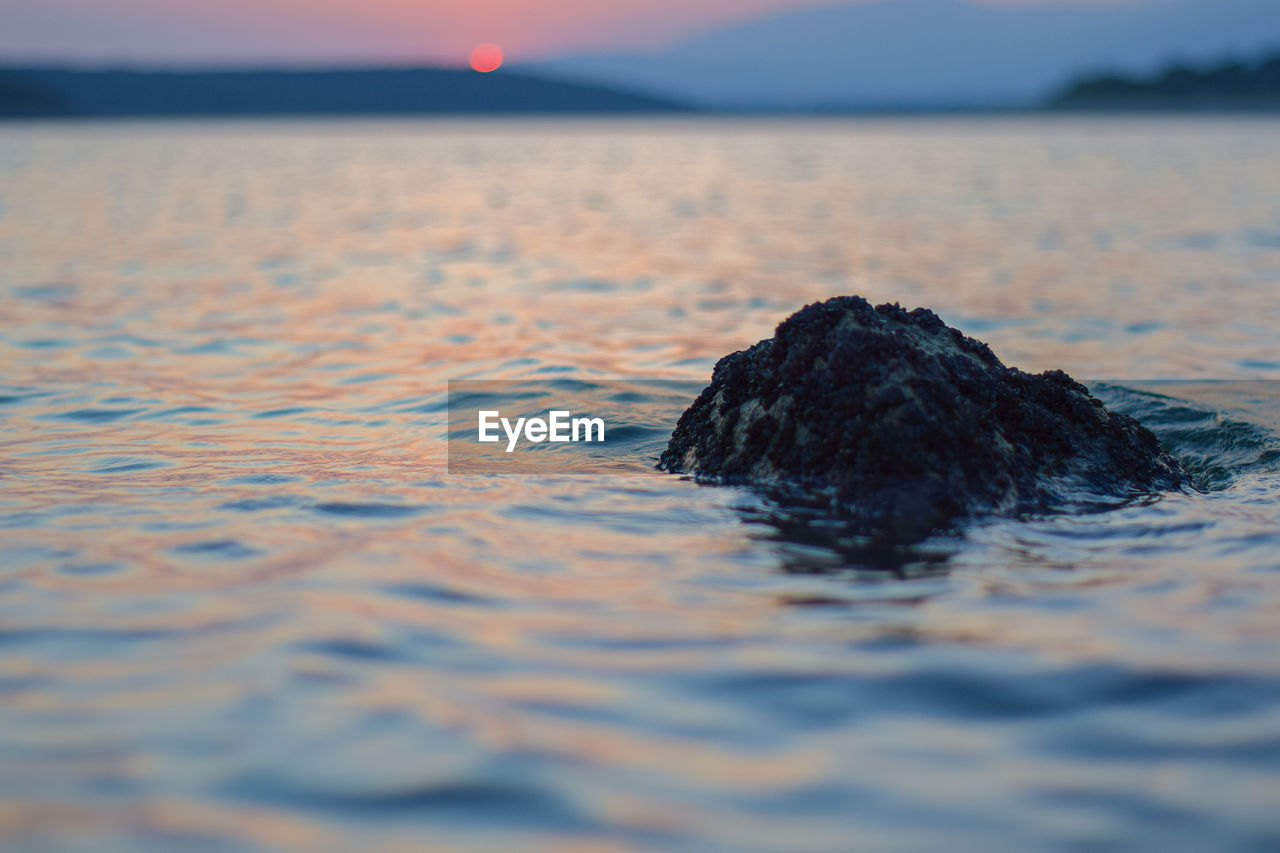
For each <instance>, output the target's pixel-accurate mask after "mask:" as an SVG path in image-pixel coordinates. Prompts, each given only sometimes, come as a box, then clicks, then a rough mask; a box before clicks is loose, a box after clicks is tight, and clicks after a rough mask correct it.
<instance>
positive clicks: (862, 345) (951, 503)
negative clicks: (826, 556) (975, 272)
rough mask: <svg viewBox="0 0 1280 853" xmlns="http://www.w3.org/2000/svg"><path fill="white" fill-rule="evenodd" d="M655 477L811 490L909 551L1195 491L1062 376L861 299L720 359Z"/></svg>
mask: <svg viewBox="0 0 1280 853" xmlns="http://www.w3.org/2000/svg"><path fill="white" fill-rule="evenodd" d="M658 467H659V468H661V469H663V470H666V471H671V472H676V473H688V474H693V475H695V476H696V477H697V478H698V479H699V480H700V481H705V482H714V483H725V484H734V483H736V484H757V485H763V486H778V487H786V488H788V489H795V488H802V489H804V490H806V491H807V493H808V494H810V495H813V494H818V495H821V496H822V497H821V499H822V500H823V501H826V502H828V503H829V504H830V506H831V508H832V509H834V510H837V511H839V513H840V514H841V515H843V516H846V517H848V518H849V519H851V520H853V521H855V522H857V523H858V524H859V526H861V527H862V528H864V529H866V530H868V531H873V532H882V533H887V534H891V535H895V534H897V535H904V536H907V535H920V534H923V533H927V532H928V531H930V530H936V529H940V528H944V527H946V526H949V525H950V524H951V523H952V522H954V521H955V520H957V519H959V518H961V517H965V516H974V515H983V514H998V515H1018V514H1023V513H1028V512H1038V511H1045V510H1049V509H1053V508H1056V507H1060V506H1063V505H1066V504H1069V503H1071V502H1072V501H1073V500H1077V501H1078V500H1081V499H1082V496H1089V495H1093V496H1105V497H1108V498H1124V497H1128V496H1132V495H1135V494H1139V493H1151V492H1156V491H1162V490H1168V489H1176V488H1179V487H1181V486H1183V485H1185V484H1186V483H1187V482H1188V477H1187V474H1186V472H1185V471H1184V470H1183V468H1182V465H1181V464H1180V463H1179V462H1178V461H1177V460H1176V459H1175V458H1173V457H1172V456H1170V455H1169V454H1168V453H1167V452H1165V450H1164V449H1163V448H1162V447H1161V446H1160V443H1159V442H1158V441H1157V440H1156V437H1155V435H1153V434H1152V433H1151V432H1150V431H1149V430H1147V429H1146V428H1145V427H1143V426H1142V425H1141V424H1139V423H1138V422H1137V421H1136V420H1134V419H1133V418H1131V417H1128V416H1126V415H1121V414H1117V413H1115V412H1112V411H1109V410H1108V409H1107V408H1105V407H1104V406H1103V405H1102V403H1101V401H1099V400H1097V399H1096V398H1094V397H1093V396H1091V395H1090V394H1089V392H1088V391H1087V390H1086V389H1085V388H1084V386H1082V385H1080V384H1079V383H1077V382H1075V381H1074V380H1073V379H1071V377H1069V376H1068V375H1067V374H1065V373H1063V372H1062V371H1060V370H1051V371H1047V372H1045V373H1042V374H1040V375H1038V376H1033V375H1030V374H1027V373H1024V372H1022V371H1020V370H1017V369H1015V368H1009V367H1005V366H1004V365H1003V364H1002V363H1001V362H1000V360H999V359H997V358H996V356H995V355H994V354H993V353H992V352H991V350H990V349H989V348H988V347H987V345H986V344H984V343H981V342H980V341H976V340H974V339H972V338H968V337H965V336H964V335H963V334H961V333H960V332H959V331H957V330H955V329H953V328H951V327H949V326H947V325H946V324H945V323H943V322H942V320H940V319H939V318H938V317H937V315H935V314H934V313H933V312H931V311H928V310H926V309H922V308H917V309H916V310H914V311H906V310H905V309H903V308H901V307H900V306H898V305H896V304H894V305H880V306H877V307H872V306H871V305H870V304H869V303H868V302H867V301H866V300H864V299H862V298H860V297H856V296H846V297H837V298H835V299H831V300H828V301H826V302H822V303H815V304H813V305H809V306H807V307H806V308H804V309H802V310H800V311H798V312H797V313H795V314H794V315H792V316H791V317H789V318H787V319H786V320H784V321H783V322H782V323H781V324H780V325H779V326H778V329H777V332H776V334H775V335H774V337H773V338H770V339H768V340H764V341H761V342H760V343H758V344H756V345H755V346H753V347H751V348H750V349H747V350H743V351H741V352H736V353H733V354H732V355H729V356H726V357H725V358H722V359H721V360H720V362H719V363H718V364H716V366H715V371H714V373H713V375H712V379H711V384H710V385H709V386H708V387H707V388H706V389H705V390H704V391H703V392H702V394H701V395H700V396H699V397H698V399H697V401H695V402H694V404H693V405H692V406H690V407H689V409H688V410H687V411H686V412H685V413H684V415H683V416H682V417H681V418H680V421H679V423H678V424H677V426H676V429H675V432H674V433H673V434H672V436H671V441H670V443H669V444H668V446H667V449H666V451H665V452H664V453H663V454H662V457H661V459H660V461H659V462H658Z"/></svg>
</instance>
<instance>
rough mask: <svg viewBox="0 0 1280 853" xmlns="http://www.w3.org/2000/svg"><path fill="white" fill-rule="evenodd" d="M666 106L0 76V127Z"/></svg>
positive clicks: (659, 107) (533, 89)
mask: <svg viewBox="0 0 1280 853" xmlns="http://www.w3.org/2000/svg"><path fill="white" fill-rule="evenodd" d="M687 109H688V108H687V107H684V106H682V105H680V104H678V103H676V102H675V101H674V100H671V99H667V98H661V97H651V96H648V95H637V94H632V93H629V92H625V91H619V90H615V89H610V88H605V87H603V86H597V85H585V84H580V83H564V82H558V81H554V80H546V79H542V78H539V77H533V76H529V75H527V74H516V73H508V72H498V73H493V74H477V73H475V72H472V71H454V70H448V69H438V68H414V69H401V70H365V71H204V72H186V71H184V72H164V71H153V72H147V71H71V70H62V69H49V68H9V69H5V68H0V117H8V118H15V117H37V116H50V117H51V116H68V117H71V116H82V117H88V116H102V117H108V116H115V117H124V116H200V115H220V116H235V115H366V116H376V115H416V114H424V113H448V114H476V113H638V112H648V113H652V112H680V111H686V110H687Z"/></svg>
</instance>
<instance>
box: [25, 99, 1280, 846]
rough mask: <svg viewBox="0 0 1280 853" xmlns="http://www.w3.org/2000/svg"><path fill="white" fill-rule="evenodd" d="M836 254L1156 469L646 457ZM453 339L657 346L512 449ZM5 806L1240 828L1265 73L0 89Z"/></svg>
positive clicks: (573, 840) (612, 351) (1059, 839)
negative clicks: (1063, 104) (545, 116)
mask: <svg viewBox="0 0 1280 853" xmlns="http://www.w3.org/2000/svg"><path fill="white" fill-rule="evenodd" d="M842 294H857V295H861V296H864V297H866V298H868V299H870V300H871V301H872V302H875V303H882V302H898V303H901V304H902V305H903V306H905V307H908V308H913V307H916V306H925V307H929V308H931V309H933V310H934V311H936V312H937V313H938V314H939V315H940V316H941V317H942V318H943V319H944V320H945V321H946V322H948V323H949V324H951V325H953V326H956V327H957V328H959V329H961V330H962V331H964V332H965V333H967V334H969V335H971V336H974V337H977V338H979V339H981V340H984V341H987V342H988V343H990V344H991V346H992V347H993V349H994V350H995V352H996V353H997V355H999V356H1000V357H1001V358H1002V359H1003V360H1004V361H1005V362H1006V363H1007V364H1010V365H1014V366H1017V367H1019V368H1022V369H1024V370H1028V371H1033V372H1034V371H1041V370H1046V369H1051V368H1060V369H1064V370H1066V371H1067V372H1069V373H1070V374H1072V375H1073V376H1075V377H1076V378H1078V379H1080V380H1081V381H1083V382H1085V383H1086V384H1087V385H1088V386H1089V388H1090V389H1091V390H1092V391H1093V393H1095V394H1096V395H1098V396H1099V397H1101V398H1102V399H1103V400H1104V401H1105V402H1106V403H1107V404H1108V405H1110V406H1112V407H1113V408H1116V409H1117V410H1119V411H1123V412H1126V413H1129V414H1132V415H1134V416H1135V417H1137V418H1139V419H1140V420H1142V421H1143V422H1144V423H1145V424H1147V425H1148V426H1149V427H1151V428H1152V429H1153V430H1154V431H1155V432H1156V433H1157V434H1158V435H1159V436H1160V437H1161V439H1162V440H1163V442H1164V443H1165V445H1166V446H1167V447H1168V448H1169V450H1170V451H1171V452H1172V453H1174V454H1175V455H1177V456H1179V457H1180V458H1181V459H1182V460H1183V461H1184V462H1185V464H1186V465H1187V466H1188V468H1189V469H1190V470H1191V471H1192V473H1193V476H1194V477H1195V480H1196V483H1195V486H1194V487H1189V488H1187V489H1186V490H1183V491H1179V492H1174V493H1169V494H1163V495H1149V496H1141V497H1139V498H1135V499H1133V500H1130V501H1127V502H1125V503H1123V504H1122V505H1118V506H1112V507H1108V508H1105V509H1098V510H1096V511H1090V512H1057V513H1045V514H1042V515H1038V516H1033V517H1027V518H1022V519H973V520H971V521H969V522H967V523H965V524H963V525H961V526H960V527H959V528H958V529H956V530H951V531H946V532H943V533H939V534H938V535H936V536H934V537H932V538H930V539H929V540H926V541H925V542H922V543H917V544H916V545H913V546H910V547H909V548H904V549H902V550H900V551H899V552H896V553H895V555H894V556H893V558H892V559H869V558H867V557H866V556H865V554H864V553H863V552H860V551H859V550H858V549H857V548H854V547H849V543H848V541H847V540H846V539H845V538H843V537H842V536H841V535H840V534H839V532H838V530H837V529H836V528H835V527H833V525H832V522H831V520H830V519H824V518H822V517H818V516H814V515H812V514H809V515H805V514H800V513H797V512H795V511H793V509H792V508H789V507H787V506H783V505H779V504H777V503H775V502H773V501H772V499H771V498H770V497H769V496H768V495H766V494H761V493H758V492H756V491H753V490H752V489H750V488H744V487H732V488H731V487H716V486H708V485H700V484H698V483H696V482H693V481H691V480H688V479H686V478H682V477H680V476H675V475H670V474H665V473H661V472H659V471H657V470H654V469H653V463H654V462H655V461H656V458H657V456H658V454H659V453H660V452H661V450H662V448H663V447H664V445H665V441H666V438H667V436H668V435H669V433H670V430H671V428H672V427H673V425H674V421H673V418H674V417H675V416H677V415H678V414H679V410H680V409H681V408H682V405H683V403H682V400H683V398H679V397H678V396H677V398H676V399H675V400H674V404H673V399H672V394H673V393H674V392H673V391H672V390H671V389H673V388H679V387H686V388H687V387H688V386H689V383H693V387H694V388H696V387H698V383H700V382H705V381H706V380H707V379H709V377H710V374H711V369H712V366H713V365H714V364H715V362H716V361H717V360H718V359H719V358H720V357H722V356H724V355H726V354H728V353H731V352H734V351H736V350H739V349H742V348H745V347H747V346H749V345H751V344H753V343H754V342H756V341H758V340H760V339H762V338H765V337H769V336H770V335H771V334H772V333H773V329H774V328H775V326H776V325H777V324H778V322H779V321H781V320H782V319H783V318H785V317H786V316H787V315H789V314H790V313H792V312H793V311H795V310H797V309H798V308H800V307H802V306H803V305H805V304H808V303H810V302H814V301H817V300H822V299H826V298H828V297H831V296H836V295H842ZM456 380H538V381H540V382H550V383H555V382H570V381H572V382H582V381H587V382H597V381H603V380H611V381H613V380H616V381H623V380H625V381H630V380H661V381H662V382H658V383H656V384H653V385H649V386H642V387H648V388H651V389H652V391H651V393H652V395H653V396H652V397H647V396H645V395H646V393H649V392H644V391H640V392H635V394H634V395H633V396H631V397H629V399H628V405H629V406H630V408H629V410H628V411H630V412H632V423H631V424H630V428H629V429H628V430H627V432H626V433H625V436H624V438H625V440H623V441H622V442H621V443H620V444H618V445H617V447H616V453H617V454H618V456H617V461H618V463H619V464H618V465H617V466H614V467H613V468H610V467H608V466H604V467H600V468H595V469H591V470H589V471H582V470H567V471H564V472H559V471H556V470H549V471H542V472H540V473H537V474H524V475H520V476H514V475H507V474H503V473H501V472H497V473H494V472H478V473H477V472H470V473H469V472H467V471H458V470H453V469H451V468H450V466H449V464H448V447H447V441H446V439H447V438H448V435H449V428H448V383H449V382H451V381H456ZM668 380H670V381H672V382H676V381H678V382H677V383H676V384H671V385H664V384H663V382H666V381H668ZM679 383H683V385H680V384H679ZM552 387H554V385H553V386H552ZM690 401H691V399H690ZM833 531H835V532H833ZM0 847H2V848H3V849H4V850H6V851H12V853H28V851H51V850H57V851H95V853H97V852H98V851H122V853H123V851H127V852H128V853H150V851H179V850H180V851H184V853H185V851H344V853H345V851H351V850H376V851H380V853H381V851H411V850H412V851H418V850H460V851H471V850H477V851H479V850H503V851H506V850H522V851H523V850H529V851H534V850H537V851H542V850H545V851H568V853H573V851H649V850H654V851H657V850H663V851H665V850H680V851H789V852H790V851H796V853H799V851H836V850H860V851H920V850H948V851H965V850H975V851H991V850H1028V851H1029V850H1064V851H1121V850H1135V851H1136V850H1143V851H1147V850H1161V851H1197V853H1200V851H1259V853H1261V851H1274V850H1277V849H1280V119H1275V118H1268V117H1260V116H1254V117H1232V116H1198V117H1191V118H1186V117H1174V116H1149V117H1126V116H1112V117H1106V118H1089V117H1016V116H1007V117H978V118H975V117H942V118H929V117H901V118H830V119H801V118H796V119H790V120H782V119H766V118H758V119H757V118H741V119H725V118H696V117H691V118H682V119H651V118H643V119H641V118H635V119H630V118H628V119H609V120H586V119H583V120H577V119H566V120H556V121H543V120H509V119H491V120H488V119H486V120H469V121H460V120H452V119H437V120H397V121H368V122H348V121H341V120H316V121H268V120H243V121H215V120H201V121H189V122H161V121H122V122H93V121H66V122H47V123H40V122H12V121H11V122H6V123H3V124H0Z"/></svg>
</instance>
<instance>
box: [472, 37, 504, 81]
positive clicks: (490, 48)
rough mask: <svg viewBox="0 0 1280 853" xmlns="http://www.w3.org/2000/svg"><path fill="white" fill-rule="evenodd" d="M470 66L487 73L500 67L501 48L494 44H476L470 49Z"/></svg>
mask: <svg viewBox="0 0 1280 853" xmlns="http://www.w3.org/2000/svg"><path fill="white" fill-rule="evenodd" d="M471 67H472V68H474V69H475V70H476V71H480V72H482V73H488V72H490V71H497V70H498V69H499V68H501V67H502V48H500V47H498V46H497V45H496V44H489V43H488V42H486V43H484V44H478V45H476V46H475V49H474V50H472V51H471Z"/></svg>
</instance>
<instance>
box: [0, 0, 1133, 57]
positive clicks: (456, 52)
mask: <svg viewBox="0 0 1280 853" xmlns="http://www.w3.org/2000/svg"><path fill="white" fill-rule="evenodd" d="M865 1H866V0H862V2H865ZM890 2H893V0H890ZM980 2H985V3H987V4H988V5H1005V6H1016V5H1022V6H1028V5H1048V4H1057V5H1085V4H1092V5H1102V4H1112V5H1114V4H1116V3H1120V2H1133V0H980ZM833 4H834V3H833V0H0V63H13V62H20V61H67V60H71V61H75V62H79V63H84V64H100V63H121V62H124V63H136V64H167V65H173V64H195V65H211V64H238V65H244V64H257V65H263V64H273V65H297V64H323V63H341V64H352V63H373V64H388V63H397V64H398V63H426V62H429V63H438V64H447V65H458V66H461V65H464V64H465V63H466V60H467V55H468V53H469V52H470V51H471V48H472V47H474V46H475V45H476V44H479V43H481V42H494V43H497V44H499V45H501V46H502V47H503V49H504V51H505V52H506V55H507V58H508V60H515V61H520V60H525V59H539V58H545V57H549V56H555V55H558V54H563V53H576V52H594V51H607V50H617V49H637V48H638V49H643V48H653V47H661V46H664V45H667V44H671V43H673V42H675V41H678V40H679V39H680V38H681V37H684V36H687V35H691V34H693V33H696V32H698V31H700V30H705V29H708V28H710V27H713V26H716V25H720V24H726V23H730V22H733V21H736V20H746V19H749V18H758V17H762V16H765V15H768V14H772V13H778V12H785V11H791V10H798V9H806V8H814V7H819V6H827V5H833Z"/></svg>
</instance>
